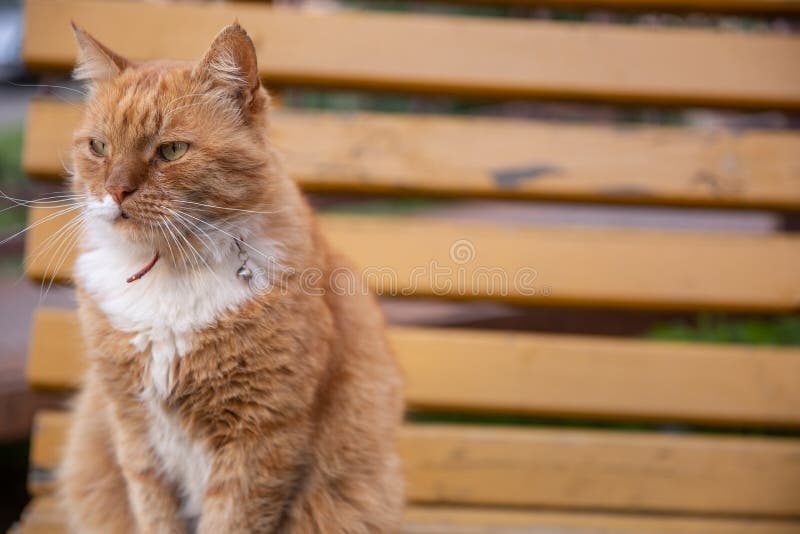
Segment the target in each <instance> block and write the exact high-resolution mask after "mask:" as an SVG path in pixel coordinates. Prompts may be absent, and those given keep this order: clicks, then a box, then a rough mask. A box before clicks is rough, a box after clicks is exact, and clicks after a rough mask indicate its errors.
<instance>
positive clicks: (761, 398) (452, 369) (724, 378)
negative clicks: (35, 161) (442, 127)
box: [28, 308, 800, 427]
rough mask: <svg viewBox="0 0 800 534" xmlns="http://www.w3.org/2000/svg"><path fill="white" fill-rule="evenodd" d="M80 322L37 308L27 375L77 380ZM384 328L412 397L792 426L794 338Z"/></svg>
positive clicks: (799, 354) (798, 387)
mask: <svg viewBox="0 0 800 534" xmlns="http://www.w3.org/2000/svg"><path fill="white" fill-rule="evenodd" d="M79 331H80V328H79V325H78V320H77V317H76V315H75V313H74V312H73V311H71V310H63V309H61V310H60V309H47V308H43V309H39V310H38V311H37V312H36V315H35V318H34V329H33V334H32V336H31V349H30V352H29V356H28V382H29V383H30V384H31V386H33V387H34V388H49V389H71V388H74V387H75V386H76V385H78V384H79V383H80V377H81V374H82V372H83V369H84V366H85V362H84V358H83V350H82V346H81V341H80V339H79ZM389 339H390V341H391V344H392V346H393V347H394V350H395V353H396V355H397V358H398V361H399V362H400V366H401V368H402V369H403V371H404V375H405V377H406V387H407V389H406V399H407V401H408V403H409V406H410V407H411V408H412V409H417V410H455V411H460V412H483V413H487V412H489V413H517V414H530V415H545V416H558V417H562V416H563V417H571V416H585V417H593V418H603V419H620V420H628V419H638V420H646V421H677V422H694V423H707V424H736V425H748V424H754V425H770V426H787V427H798V426H800V351H798V350H793V349H780V348H772V347H739V346H719V345H709V344H691V343H666V342H655V341H638V340H621V339H617V340H615V339H610V338H599V337H589V336H555V335H536V334H512V333H494V332H478V331H465V330H453V329H446V330H441V329H434V328H430V329H424V328H403V327H392V328H390V329H389ZM442 377H447V380H442ZM731 399H736V401H735V402H731Z"/></svg>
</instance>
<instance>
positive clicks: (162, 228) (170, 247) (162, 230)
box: [157, 215, 177, 265]
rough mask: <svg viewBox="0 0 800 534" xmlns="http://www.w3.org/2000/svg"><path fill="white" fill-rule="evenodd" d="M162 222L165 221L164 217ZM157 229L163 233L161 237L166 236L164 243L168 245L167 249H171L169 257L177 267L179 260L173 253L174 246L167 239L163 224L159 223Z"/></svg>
mask: <svg viewBox="0 0 800 534" xmlns="http://www.w3.org/2000/svg"><path fill="white" fill-rule="evenodd" d="M161 220H162V221H163V220H164V216H163V215H162V216H161ZM157 228H158V229H159V230H160V231H161V235H163V236H164V241H165V242H166V243H167V248H168V249H169V255H170V256H171V257H172V264H173V265H177V260H176V258H175V254H174V253H173V252H172V245H171V244H170V242H169V238H168V237H167V233H166V232H165V231H164V226H163V225H162V224H161V223H157Z"/></svg>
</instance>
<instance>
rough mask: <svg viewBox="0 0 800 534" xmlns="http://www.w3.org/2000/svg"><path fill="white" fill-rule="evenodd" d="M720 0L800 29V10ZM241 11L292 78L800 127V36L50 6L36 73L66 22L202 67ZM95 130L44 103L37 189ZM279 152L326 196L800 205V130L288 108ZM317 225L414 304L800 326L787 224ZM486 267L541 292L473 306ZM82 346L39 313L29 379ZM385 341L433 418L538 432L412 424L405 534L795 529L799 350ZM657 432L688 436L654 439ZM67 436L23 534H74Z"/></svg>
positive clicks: (36, 244)
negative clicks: (750, 318) (62, 496)
mask: <svg viewBox="0 0 800 534" xmlns="http://www.w3.org/2000/svg"><path fill="white" fill-rule="evenodd" d="M509 3H511V1H510V0H509ZM517 3H525V2H524V1H522V0H517ZM552 3H553V4H560V3H561V2H558V1H553V2H552ZM573 3H574V4H607V5H612V6H627V7H631V6H633V7H636V6H646V7H651V6H668V7H670V6H674V7H687V6H693V5H695V4H694V3H690V2H685V1H679V0H675V1H671V0H659V1H647V0H641V1H637V0H625V1H623V0H608V1H606V2H603V1H600V0H597V1H596V2H580V1H579V2H573ZM702 5H703V6H704V7H711V8H715V9H720V10H725V9H728V8H730V9H736V10H738V9H742V10H746V11H760V10H763V11H764V12H768V11H769V12H772V11H792V12H795V13H797V12H800V2H793V1H776V0H737V1H733V2H722V1H711V0H707V1H705V2H702ZM237 17H238V19H239V20H240V21H241V23H242V24H243V25H244V26H245V27H246V28H247V30H248V32H249V33H250V34H251V35H252V37H253V39H254V41H255V44H256V47H257V48H258V52H259V61H260V66H261V69H262V73H263V76H264V79H265V81H266V84H267V85H268V86H270V87H278V88H280V87H283V86H292V85H298V84H302V85H313V86H320V87H348V88H355V89H360V90H370V91H371V90H391V91H398V92H405V91H408V92H418V93H432V94H447V95H457V96H463V97H474V96H480V97H492V98H504V97H537V98H539V97H542V98H544V97H548V98H549V97H557V98H564V99H566V98H576V99H581V100H596V101H611V102H615V103H647V104H670V105H676V104H681V105H684V104H685V105H704V106H706V105H707V106H716V105H723V106H736V107H750V108H778V109H798V108H800V69H797V60H798V58H800V38H798V37H796V36H792V35H777V34H764V33H741V32H734V31H714V30H707V29H684V28H650V27H641V26H613V25H603V24H591V23H585V24H570V23H559V22H546V21H533V20H525V19H502V20H501V19H483V18H479V17H459V16H434V15H419V14H397V13H373V12H342V13H327V14H319V13H308V12H303V11H298V10H293V9H286V8H280V7H273V6H269V5H266V4H259V3H249V4H241V5H232V4H194V3H192V4H190V3H183V4H170V3H153V4H146V5H144V4H141V3H137V2H131V1H114V2H99V1H97V0H57V1H54V0H28V1H27V2H26V31H25V42H24V48H23V54H24V59H25V62H26V63H27V64H28V65H29V66H30V67H32V68H36V69H46V70H50V71H58V72H66V71H67V70H68V69H70V68H71V67H72V65H73V62H74V59H75V54H76V50H75V46H74V45H73V42H72V35H71V32H70V29H69V21H70V19H75V20H77V21H79V22H80V23H81V24H82V25H83V26H85V27H86V28H87V29H89V30H90V31H92V32H93V33H94V34H95V35H96V36H97V37H98V38H100V39H101V40H103V41H104V42H106V43H108V44H109V45H110V46H112V47H113V48H115V49H117V50H119V51H120V52H122V53H124V54H126V55H128V56H130V57H132V58H134V59H146V58H151V57H162V56H170V57H175V58H194V57H197V56H198V55H199V54H200V53H201V52H202V50H203V49H204V47H205V46H206V44H207V42H208V41H209V39H211V38H212V37H213V35H215V33H216V31H217V30H218V29H219V28H220V27H221V26H223V25H224V24H226V23H229V22H230V21H231V20H233V19H234V18H237ZM119 21H125V24H124V25H121V24H119ZM175 21H180V28H181V29H180V32H179V33H178V34H176V32H175V30H174V28H175ZM80 113H81V110H80V106H79V104H75V103H68V102H63V101H57V100H51V99H38V100H35V101H34V102H33V103H32V105H31V108H30V111H29V115H28V124H27V128H26V135H25V146H24V154H23V159H24V167H25V170H26V171H27V172H28V173H29V174H31V175H34V176H36V177H38V178H41V179H53V180H56V179H60V177H61V176H62V161H64V158H65V154H66V153H67V149H68V147H69V144H70V141H69V139H70V135H71V130H72V128H73V127H74V125H75V123H76V121H77V120H78V117H79V116H80ZM273 139H274V140H275V143H276V144H277V145H278V146H279V147H280V148H281V150H282V152H283V153H284V154H285V156H286V160H287V166H288V168H289V170H290V172H291V174H292V175H293V176H294V177H295V178H296V179H297V180H298V182H299V183H300V184H301V185H302V186H303V188H305V189H307V190H308V191H320V192H329V191H334V192H349V193H381V194H400V195H404V196H408V195H427V196H441V197H482V198H499V199H518V200H521V199H529V200H533V199H538V200H562V201H563V200H569V201H590V202H593V203H609V204H644V205H655V204H662V205H674V206H706V207H710V208H718V207H735V208H762V209H771V210H788V211H792V210H798V208H800V134H798V133H796V132H791V131H745V132H731V131H725V130H721V129H712V130H697V129H690V128H683V127H656V126H637V127H632V126H628V127H625V128H619V127H618V126H613V125H612V126H603V125H589V124H575V123H555V122H541V121H534V120H512V119H503V118H477V117H459V116H431V115H425V116H422V115H412V114H380V113H371V112H357V113H347V114H341V113H339V114H337V113H332V112H319V111H310V110H301V109H296V108H291V107H283V108H281V109H278V110H277V111H276V113H275V118H274V124H273ZM50 213H51V212H48V210H47V209H45V208H44V207H41V206H40V207H38V208H35V209H32V210H31V211H30V217H31V222H36V223H37V226H35V227H34V228H33V229H32V230H31V231H30V232H29V234H28V236H27V241H26V260H27V262H26V273H27V274H28V275H29V276H30V277H31V278H33V279H36V280H49V279H51V278H54V279H55V280H57V281H59V282H65V283H68V282H69V278H70V266H71V263H72V255H71V254H67V253H58V252H55V251H54V248H55V247H51V248H49V249H48V248H47V244H48V242H52V241H53V239H54V237H53V236H54V234H55V232H57V231H58V230H59V229H60V228H63V227H64V225H65V224H68V222H69V220H70V218H69V216H62V217H53V216H51V215H50ZM321 219H322V224H323V228H324V230H325V231H326V233H327V235H328V237H329V238H330V239H331V241H332V242H333V243H334V245H335V246H336V247H337V248H339V249H340V250H342V251H345V252H346V253H347V254H348V255H349V256H350V257H351V258H352V259H353V261H354V262H355V263H356V264H357V265H358V266H360V267H362V268H367V267H370V268H375V267H379V268H380V269H391V270H392V271H393V272H394V273H397V274H398V277H397V278H393V279H389V278H386V277H381V276H375V277H374V278H372V279H371V280H372V282H373V283H372V286H373V289H375V290H376V291H378V292H379V293H381V294H383V295H391V296H397V297H402V296H407V295H408V294H409V292H410V290H411V289H412V288H413V290H414V295H416V296H427V297H443V298H452V299H461V298H473V299H486V300H501V301H506V302H510V303H514V304H517V305H524V306H554V305H558V306H565V307H574V308H603V309H611V308H618V309H637V310H680V311H696V310H722V311H744V312H770V313H791V312H796V311H797V310H798V308H800V277H799V276H797V266H798V265H800V237H798V236H796V235H794V234H791V233H772V234H766V235H752V234H735V233H720V232H713V233H712V232H700V231H678V230H662V229H639V228H633V229H632V228H603V229H599V228H586V227H553V226H538V227H537V226H530V225H509V224H502V223H488V222H453V221H445V220H441V219H429V218H422V217H413V216H404V217H399V216H392V217H389V216H369V215H333V214H326V215H323V216H322V217H321ZM60 250H62V251H65V250H67V247H64V248H62V249H60ZM434 261H435V262H437V265H440V266H442V267H445V268H450V270H451V273H452V276H451V277H450V278H447V280H445V281H446V282H447V281H449V282H450V284H447V283H445V284H443V285H442V284H438V283H434V281H432V280H430V279H427V278H423V279H422V280H416V281H415V280H412V275H411V273H412V272H413V270H414V268H415V267H417V266H424V265H429V264H430V263H431V262H434ZM486 267H492V268H499V269H500V271H501V272H503V273H507V274H511V275H513V274H516V273H527V274H528V275H530V276H531V277H532V278H531V279H530V280H527V281H526V284H522V285H520V284H510V285H509V287H508V290H507V291H500V292H499V293H500V294H498V291H496V290H495V289H496V288H492V287H490V285H489V284H488V283H482V284H478V286H477V287H471V288H469V291H466V292H465V291H463V289H464V288H462V287H460V286H459V281H460V280H461V278H459V277H460V276H464V277H465V278H464V279H467V280H472V279H475V278H476V277H478V278H479V277H480V276H482V275H483V273H482V271H481V269H484V268H486ZM415 282H418V283H415ZM77 332H78V328H77V326H76V317H75V314H74V312H73V311H71V310H56V309H46V308H43V309H40V310H39V311H38V312H37V314H36V317H35V321H34V328H33V332H32V337H31V348H30V358H29V364H28V379H29V381H30V383H31V385H32V386H33V387H34V388H41V389H49V390H62V391H68V390H71V389H74V388H75V387H77V386H78V385H79V382H80V375H81V370H82V367H83V358H82V349H81V340H80V339H79V337H78V334H77ZM390 337H391V341H392V344H393V346H394V347H395V349H396V352H397V356H398V358H399V361H400V363H401V365H402V367H403V369H404V371H405V374H406V376H407V382H408V391H407V398H408V403H409V406H410V408H411V409H413V410H414V412H415V413H419V414H425V413H431V414H433V415H431V416H429V417H428V419H436V416H437V415H440V414H450V413H452V414H458V415H459V416H460V417H462V418H463V417H464V414H474V415H475V416H487V415H492V416H494V415H498V414H505V415H511V416H514V417H516V418H517V420H522V421H524V422H526V423H527V424H525V425H513V424H502V425H498V424H491V425H477V424H476V423H475V422H476V421H479V420H480V418H473V419H472V421H473V422H472V423H469V424H468V423H456V422H442V419H443V418H442V417H439V422H423V421H422V420H423V419H425V417H424V416H421V417H417V418H416V420H412V421H409V422H408V423H407V424H406V425H405V427H404V428H403V430H402V432H401V437H400V445H399V446H400V450H401V454H402V457H403V461H404V465H405V470H406V474H407V479H408V501H409V507H408V512H407V519H406V527H405V529H406V531H408V532H506V531H507V532H523V531H524V532H542V533H545V532H546V533H553V532H557V533H561V532H564V533H567V532H568V533H571V534H576V533H580V534H588V533H599V532H623V533H630V534H633V533H636V534H644V533H673V534H677V533H698V534H716V533H719V534H745V533H747V534H778V533H780V534H790V533H797V532H800V438H798V434H797V432H798V429H800V350H796V349H787V348H774V347H757V348H756V347H746V346H729V345H713V344H700V343H672V342H660V341H649V340H638V339H623V338H613V337H590V336H565V335H552V334H540V333H539V334H537V333H520V332H516V333H511V332H497V331H478V330H457V329H441V328H421V327H413V328H412V327H392V328H391V329H390ZM533 418H544V419H545V420H548V421H551V423H549V424H539V425H536V424H533V423H532V421H534V420H535V419H533ZM556 422H557V423H558V424H556ZM587 422H588V423H592V424H594V425H595V426H601V427H604V428H593V427H592V424H587ZM661 423H666V424H669V425H671V426H672V428H673V431H663V430H662V431H657V429H656V424H661ZM68 424H69V422H68V417H67V415H66V414H65V413H63V412H43V413H40V414H39V415H38V416H37V418H36V422H35V429H34V433H33V436H32V449H31V475H30V480H29V488H30V491H31V493H32V494H33V495H34V496H35V498H34V500H33V501H32V503H31V505H30V506H29V508H28V509H27V511H26V512H25V514H24V515H23V518H22V520H21V522H20V524H19V525H18V526H17V529H16V531H17V532H21V533H25V534H29V533H45V532H46V533H56V532H63V529H64V527H63V517H64V515H63V511H61V510H59V509H58V507H57V504H56V502H55V501H54V500H53V498H52V497H51V496H50V495H51V492H52V490H53V476H52V473H53V468H54V467H55V466H56V464H57V462H58V459H59V447H60V444H61V443H62V441H63V436H64V432H65V428H66V426H67V425H68ZM628 424H629V425H633V426H637V427H639V429H638V430H630V429H628V428H625V425H628ZM687 425H688V426H687ZM695 428H702V429H703V430H704V431H703V432H695V431H693V429H695ZM730 429H736V430H737V432H732V431H730ZM742 429H750V430H751V431H753V432H755V433H756V434H758V433H759V431H763V430H764V429H767V430H769V431H770V432H768V433H766V434H765V435H745V434H744V433H742V432H739V430H742ZM775 434H783V435H779V436H776V435H775Z"/></svg>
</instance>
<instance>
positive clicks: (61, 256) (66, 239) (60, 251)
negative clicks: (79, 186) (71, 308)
mask: <svg viewBox="0 0 800 534" xmlns="http://www.w3.org/2000/svg"><path fill="white" fill-rule="evenodd" d="M74 221H77V223H76V224H74V225H71V229H70V230H69V231H67V232H66V233H65V234H64V236H63V238H62V239H61V240H60V243H59V245H58V248H57V249H56V252H55V254H54V255H53V257H52V258H51V260H50V261H52V260H53V259H54V258H58V259H57V262H56V265H55V267H54V268H53V271H52V274H51V275H50V281H49V282H48V284H47V289H45V291H44V295H42V293H41V289H40V291H39V300H40V302H41V301H42V300H44V299H45V298H47V295H48V294H49V293H50V288H51V287H52V286H53V282H54V281H55V279H56V276H57V275H58V272H59V271H60V270H61V267H62V266H63V265H64V262H65V261H66V260H67V259H68V258H69V256H70V253H71V252H72V249H73V248H75V245H76V243H77V239H74V237H76V235H77V234H78V233H80V232H81V231H82V230H83V225H84V223H85V222H86V216H85V215H82V216H80V217H78V218H76V219H74ZM66 243H69V245H68V246H67V247H66V248H64V245H65V244H66ZM49 268H50V262H48V264H47V267H46V268H45V271H44V278H43V280H42V284H44V280H45V279H46V278H47V272H48V269H49Z"/></svg>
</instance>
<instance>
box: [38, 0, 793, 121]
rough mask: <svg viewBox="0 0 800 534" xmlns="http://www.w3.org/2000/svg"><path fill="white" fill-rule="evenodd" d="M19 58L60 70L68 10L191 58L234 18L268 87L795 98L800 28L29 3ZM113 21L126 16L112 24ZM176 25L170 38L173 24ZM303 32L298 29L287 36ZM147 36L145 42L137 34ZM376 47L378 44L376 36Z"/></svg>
mask: <svg viewBox="0 0 800 534" xmlns="http://www.w3.org/2000/svg"><path fill="white" fill-rule="evenodd" d="M26 9H27V16H26V24H27V25H26V30H25V41H24V46H23V57H24V60H25V62H26V63H27V64H28V65H29V66H33V67H53V68H60V69H69V68H71V67H72V65H73V62H74V60H75V56H76V48H75V44H74V42H73V41H74V39H73V37H72V35H71V30H70V25H69V23H70V20H76V21H79V22H80V23H81V24H82V25H83V26H85V27H86V28H88V29H90V30H91V31H92V32H94V33H95V34H96V36H97V37H98V38H100V39H101V40H102V41H104V42H106V43H107V44H108V45H109V46H111V47H112V48H114V49H117V50H121V51H125V53H126V54H127V55H129V56H130V57H131V58H132V59H139V60H141V59H148V58H154V57H163V56H164V55H165V54H168V55H170V56H172V57H174V58H175V59H190V58H197V57H199V56H200V55H201V54H202V53H203V51H204V50H205V48H206V47H207V45H208V41H209V39H210V38H211V37H212V36H213V35H215V34H216V32H217V31H219V28H220V27H222V26H223V25H225V24H228V23H230V21H231V20H233V19H234V18H236V17H239V18H240V19H241V20H243V21H245V22H246V24H247V26H248V30H249V31H250V34H251V35H252V37H253V40H254V42H255V45H256V48H257V49H258V52H259V61H260V68H261V71H262V74H263V76H264V77H265V79H267V80H268V81H269V82H270V83H272V84H275V83H303V84H319V85H343V86H352V87H361V88H368V89H391V90H394V91H397V90H401V91H402V90H408V91H433V92H448V93H461V94H472V95H484V96H549V97H554V96H555V97H558V98H564V97H574V98H589V99H608V100H615V101H634V102H665V103H698V104H699V103H702V104H722V105H743V106H769V107H773V106H777V107H787V108H798V107H800V69H797V68H796V65H797V58H798V57H800V38H797V37H792V36H783V35H774V34H743V33H738V32H720V31H708V30H696V29H665V28H661V29H659V30H658V31H655V30H653V29H652V28H637V27H625V26H607V25H594V24H575V25H572V24H562V23H550V22H535V21H520V20H480V19H476V18H471V17H446V16H431V15H405V14H404V15H400V14H374V13H351V12H346V13H336V14H313V15H311V14H308V13H302V12H298V11H297V10H293V9H285V8H277V7H270V6H265V5H261V6H259V5H255V4H246V5H236V6H233V5H224V4H215V5H213V6H207V5H203V4H194V3H180V4H169V3H154V4H152V5H149V6H148V9H147V10H142V9H141V6H140V4H139V2H134V1H124V0H120V1H115V2H101V1H99V0H28V1H27V2H26ZM120 20H124V21H126V24H124V25H119V24H115V22H117V21H120ZM175 21H181V28H182V30H181V34H180V38H179V39H178V38H176V36H175V32H174V28H175V27H174V24H175ZM298 35H302V36H303V38H302V39H298V38H297V36H298ZM144 36H146V38H143V37H144ZM376 43H380V46H375V44H376Z"/></svg>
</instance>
